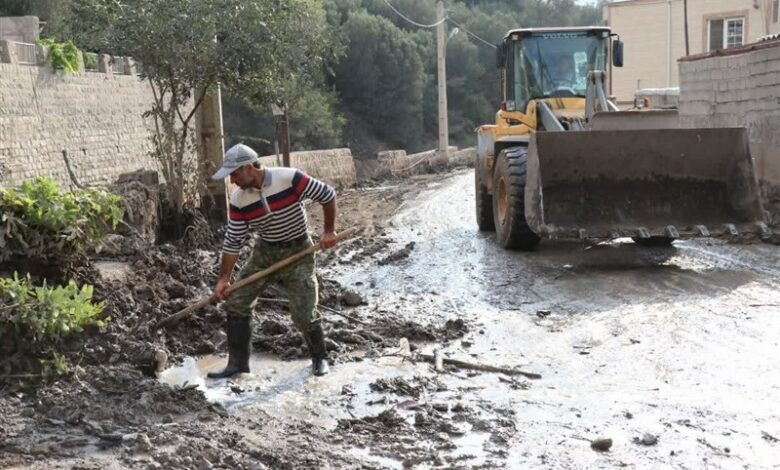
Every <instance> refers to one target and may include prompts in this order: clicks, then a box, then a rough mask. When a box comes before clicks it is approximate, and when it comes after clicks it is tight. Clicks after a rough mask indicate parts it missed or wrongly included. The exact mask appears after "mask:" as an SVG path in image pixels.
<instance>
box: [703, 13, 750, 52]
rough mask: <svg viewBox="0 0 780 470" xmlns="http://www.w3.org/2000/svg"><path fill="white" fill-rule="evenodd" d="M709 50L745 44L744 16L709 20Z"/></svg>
mask: <svg viewBox="0 0 780 470" xmlns="http://www.w3.org/2000/svg"><path fill="white" fill-rule="evenodd" d="M708 26H709V28H708V30H709V44H708V45H709V48H708V49H707V50H709V51H716V50H718V49H727V48H729V47H739V46H741V45H742V44H744V32H745V29H744V26H745V20H744V18H725V19H720V20H710V21H708Z"/></svg>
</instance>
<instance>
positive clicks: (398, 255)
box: [379, 242, 415, 265]
mask: <svg viewBox="0 0 780 470" xmlns="http://www.w3.org/2000/svg"><path fill="white" fill-rule="evenodd" d="M414 245H415V243H414V242H409V243H407V244H406V246H405V247H403V248H401V249H400V250H398V251H396V252H394V253H391V254H389V255H388V256H386V257H384V258H383V259H381V260H380V261H379V265H385V264H391V263H396V262H398V261H401V260H404V259H406V258H408V257H409V255H411V254H412V251H413V250H414Z"/></svg>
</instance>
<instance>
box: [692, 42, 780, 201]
mask: <svg viewBox="0 0 780 470" xmlns="http://www.w3.org/2000/svg"><path fill="white" fill-rule="evenodd" d="M680 122H681V125H682V126H684V127H747V129H748V135H749V139H750V149H751V153H752V155H753V158H754V161H755V168H756V173H757V176H758V179H759V182H760V183H761V185H762V188H763V191H764V201H765V202H766V203H768V206H769V207H770V208H771V209H773V212H777V211H776V208H780V205H779V203H780V197H779V196H780V41H776V42H772V43H757V44H755V45H752V46H747V47H745V48H742V49H741V50H738V51H734V53H733V54H729V55H720V56H702V57H694V58H691V59H689V60H685V61H681V62H680Z"/></svg>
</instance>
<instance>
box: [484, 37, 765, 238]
mask: <svg viewBox="0 0 780 470" xmlns="http://www.w3.org/2000/svg"><path fill="white" fill-rule="evenodd" d="M610 63H611V64H612V66H614V67H622V65H623V42H622V41H620V39H619V38H618V37H617V35H615V34H613V33H612V31H611V29H610V28H608V27H603V26H593V27H580V28H530V29H515V30H511V31H509V32H508V33H507V35H506V36H505V38H504V40H503V42H502V43H501V44H499V47H498V60H497V65H498V68H499V69H500V71H501V84H502V89H503V101H502V103H501V107H500V110H499V111H498V112H497V113H496V122H495V124H490V125H483V126H480V127H479V129H478V131H477V151H476V161H475V183H476V216H477V224H478V226H479V229H480V230H483V231H492V230H495V232H496V239H497V240H498V242H499V243H500V244H501V245H502V246H504V247H505V248H511V249H521V250H532V249H535V248H536V247H537V245H538V244H539V242H540V240H541V239H543V238H548V239H575V240H577V239H579V240H587V241H591V242H594V241H596V242H597V241H601V240H609V239H614V238H622V237H630V238H633V240H634V241H635V242H636V243H638V244H641V245H666V244H670V243H672V241H673V240H675V239H683V238H691V237H723V238H729V237H735V236H738V235H740V233H741V232H750V233H752V234H758V235H759V236H762V237H766V236H769V235H771V233H770V232H769V229H768V227H767V225H766V224H765V220H766V216H765V213H764V211H763V209H762V206H761V201H760V197H759V191H758V185H757V181H756V176H755V172H754V169H753V161H752V159H751V156H750V150H749V146H748V139H747V132H746V130H745V129H744V128H718V129H704V128H699V129H683V128H680V126H679V119H678V116H677V113H676V111H669V110H663V111H654V110H628V111H620V110H618V108H617V106H616V105H615V104H614V103H613V102H612V101H611V100H609V99H608V97H607V83H608V80H609V76H608V71H607V66H608V65H609V64H610Z"/></svg>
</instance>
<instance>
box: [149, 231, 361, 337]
mask: <svg viewBox="0 0 780 470" xmlns="http://www.w3.org/2000/svg"><path fill="white" fill-rule="evenodd" d="M354 234H355V229H354V228H350V229H347V230H344V231H343V232H340V233H338V234H337V235H336V241H341V240H343V239H345V238H349V237H351V236H352V235H354ZM319 249H320V244H319V243H317V244H315V245H312V246H310V247H308V248H306V249H305V250H301V251H299V252H298V253H295V254H294V255H292V256H289V257H287V258H285V259H283V260H281V261H279V262H278V263H275V264H272V265H271V266H269V267H267V268H265V269H263V270H262V271H258V272H256V273H254V274H252V275H251V276H248V277H245V278H244V279H241V280H240V281H238V282H236V283H234V284H231V285H230V286H229V287H228V288H227V293H228V294H230V293H232V292H235V291H237V290H238V289H241V288H242V287H246V286H248V285H249V284H252V283H254V282H257V281H259V280H260V279H263V278H265V277H268V276H270V275H271V274H273V273H275V272H277V271H280V270H282V269H284V268H286V267H288V266H290V265H293V264H295V263H297V262H298V261H300V260H302V259H303V258H305V257H306V256H308V255H310V254H312V253H314V252H315V251H318V250H319ZM215 300H216V298H215V297H214V295H211V296H210V297H206V298H204V299H201V300H199V301H198V302H196V303H194V304H192V305H190V306H189V307H187V308H185V309H183V310H181V311H179V312H177V313H174V314H173V315H169V316H167V317H165V318H163V319H162V320H160V321H158V322H157V323H156V324H155V325H154V327H153V328H152V329H153V330H157V329H159V328H161V327H163V326H165V325H167V324H169V323H173V322H175V321H177V320H181V319H182V318H185V317H188V316H190V315H192V313H193V312H194V311H196V310H198V309H200V308H202V307H205V306H206V305H209V304H211V303H213V302H214V301H215Z"/></svg>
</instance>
